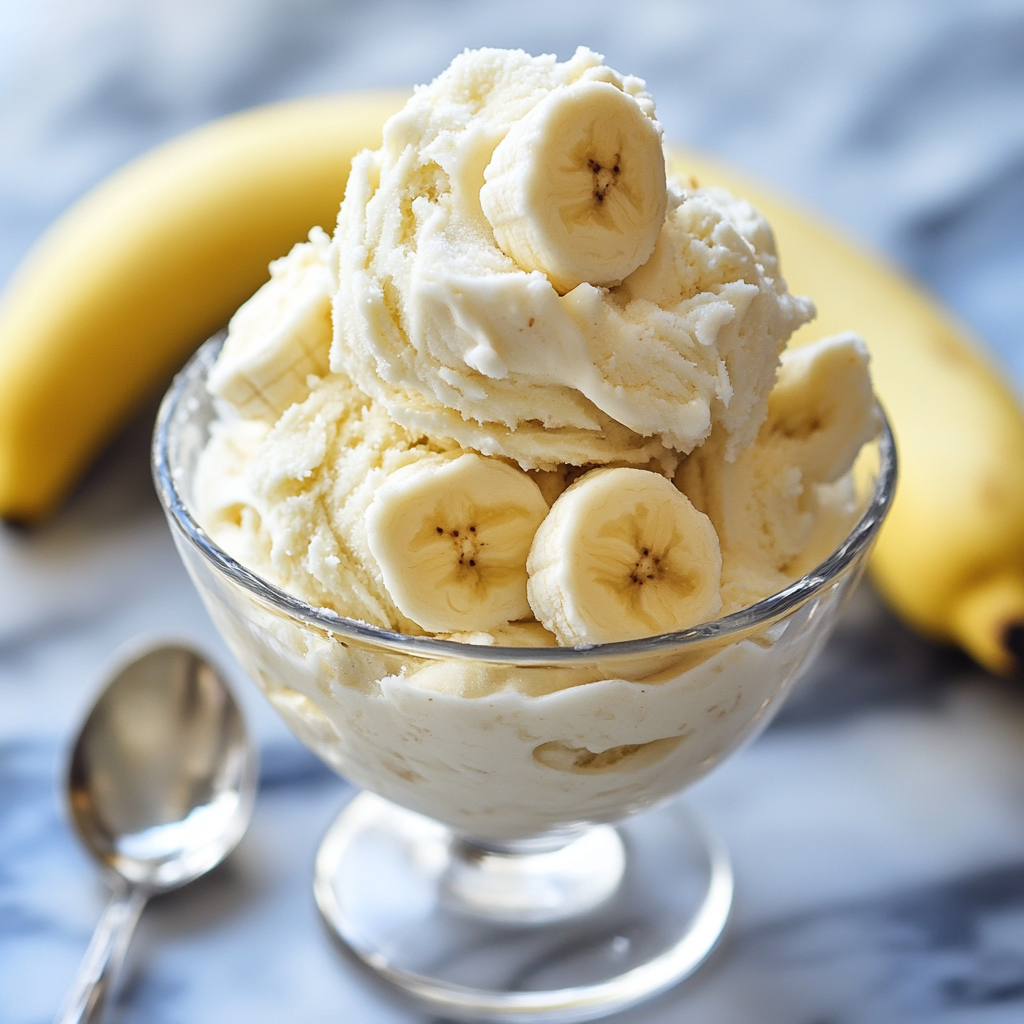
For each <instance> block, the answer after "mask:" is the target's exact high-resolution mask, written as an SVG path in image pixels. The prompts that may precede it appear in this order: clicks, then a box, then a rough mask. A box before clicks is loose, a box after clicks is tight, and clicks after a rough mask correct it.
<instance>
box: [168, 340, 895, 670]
mask: <svg viewBox="0 0 1024 1024" xmlns="http://www.w3.org/2000/svg"><path fill="white" fill-rule="evenodd" d="M225 337H226V332H225V331H221V332H219V333H217V334H215V335H213V337H211V338H209V339H208V340H207V341H206V342H205V343H204V344H203V345H201V346H200V347H199V348H198V349H197V350H196V352H195V353H194V354H193V356H192V357H191V358H190V359H189V361H188V362H187V363H186V364H185V366H184V367H183V368H182V369H181V370H180V371H179V372H178V373H177V374H176V375H175V377H174V380H173V381H172V382H171V385H170V387H169V388H168V390H167V393H166V394H165V395H164V398H163V401H162V402H161V403H160V411H159V413H158V414H157V419H156V425H155V428H154V432H153V444H152V470H153V482H154V485H155V488H156V492H157V496H158V498H159V499H160V504H161V505H162V506H163V509H164V513H165V514H166V516H167V518H168V521H169V522H170V524H171V525H172V528H174V529H176V530H177V532H178V534H179V535H180V536H181V537H182V538H184V539H185V540H186V541H187V542H188V544H189V545H190V546H191V547H192V548H194V549H195V550H196V551H197V552H198V553H199V554H200V555H201V556H202V558H203V560H204V561H205V562H206V563H207V564H208V565H209V566H210V567H211V568H212V569H214V570H215V571H216V572H217V573H218V574H219V575H221V576H225V577H227V578H228V579H229V580H231V581H232V582H233V583H235V584H237V585H238V586H240V587H242V588H243V589H245V590H247V591H248V592H249V593H250V594H251V595H252V596H254V597H255V598H256V599H257V600H258V601H260V602H261V603H262V604H265V605H270V606H271V607H272V608H273V609H275V610H276V611H279V612H283V613H285V614H286V615H287V616H288V617H289V618H292V619H297V620H299V621H300V622H302V623H304V624H305V625H307V626H312V627H314V628H315V629H316V630H318V631H326V632H328V633H330V634H333V635H335V636H337V637H341V638H343V639H351V640H354V641H358V642H360V643H363V644H366V643H370V644H372V645H374V646H376V647H383V648H385V649H388V650H391V651H396V652H402V653H415V654H417V655H419V656H422V657H426V658H432V659H446V660H447V659H452V658H455V659H457V660H465V661H475V662H488V663H495V664H515V665H523V664H528V665H559V666H562V667H567V666H572V665H579V664H583V663H588V664H589V663H593V661H594V660H595V659H598V658H600V659H602V660H604V659H607V658H613V659H619V658H635V657H637V656H638V655H651V654H667V653H681V652H683V651H685V650H686V649H688V648H691V647H695V646H697V645H699V644H701V643H704V642H707V641H718V642H721V641H722V640H723V639H724V638H728V637H730V636H734V635H736V636H737V639H741V638H742V637H741V636H739V634H743V633H746V632H749V631H752V630H754V629H755V628H757V627H760V626H764V625H765V624H767V623H770V622H771V621H772V620H774V619H777V618H780V617H782V616H784V615H786V614H787V613H789V612H791V611H794V610H795V609H796V608H797V607H799V606H800V605H802V604H804V603H805V602H807V601H808V600H810V599H811V598H813V597H814V596H815V595H816V594H819V593H821V592H822V591H823V590H825V588H826V587H828V586H829V585H830V584H831V583H833V582H834V581H835V580H837V579H838V578H839V577H840V576H842V575H843V573H844V572H845V571H846V570H847V569H848V568H849V567H850V566H851V565H852V564H854V563H855V562H856V561H857V560H858V559H859V558H860V557H861V556H862V555H864V554H866V553H867V549H868V548H870V546H871V544H872V543H873V542H874V540H875V537H876V536H877V534H878V530H879V529H880V527H881V525H882V522H883V521H884V519H885V517H886V514H887V513H888V511H889V509H890V507H891V505H892V501H893V497H894V495H895V491H896V479H897V457H896V444H895V441H894V439H893V434H892V429H891V427H890V425H889V420H888V417H887V416H886V414H885V410H884V408H882V406H881V404H879V405H878V409H879V412H880V419H881V429H880V431H879V433H878V435H877V441H878V449H879V469H878V476H877V478H876V480H875V487H874V491H873V493H872V495H871V499H870V501H869V502H868V504H867V507H866V508H865V509H864V512H863V513H862V514H861V516H860V518H859V519H858V520H857V522H856V523H855V524H854V526H853V529H852V530H851V531H850V533H849V534H848V535H847V537H846V539H845V540H844V541H843V542H842V543H841V544H840V545H839V547H837V548H836V549H835V551H833V552H832V554H830V555H829V556H828V557H827V558H826V559H825V560H824V561H823V562H821V563H820V564H819V565H818V566H816V567H815V568H814V569H812V570H811V571H810V572H808V573H807V574H806V575H804V576H802V577H801V578H800V579H798V580H796V581H794V582H793V583H791V584H790V585H789V586H788V587H785V588H784V589H783V590H780V591H778V592H777V593H775V594H772V595H770V596H769V597H766V598H763V599H762V600H760V601H758V602H756V603H755V604H752V605H748V606H747V607H745V608H741V609H739V610H738V611H735V612H732V613H730V614H729V615H724V616H722V617H721V618H718V619H713V620H710V621H708V622H703V623H700V624H698V625H696V626H691V627H689V628H688V629H684V630H679V631H677V632H673V633H662V634H659V635H657V636H651V637H643V638H641V639H639V640H620V641H616V642H615V643H605V644H584V645H579V646H576V647H503V646H497V645H495V646H490V645H477V644H468V643H463V642H460V641H458V640H442V639H437V638H435V637H430V636H412V635H410V634H406V633H396V632H394V631H392V630H387V629H383V628H381V627H380V626H373V625H370V624H369V623H366V622H361V621H359V620H358V619H349V618H346V617H344V616H342V615H339V614H337V613H336V612H334V611H332V610H330V609H327V608H317V607H316V606H314V605H310V604H307V603H306V602H305V601H302V600H301V599H299V598H296V597H293V596H292V595H291V594H288V593H287V592H286V591H284V590H281V589H280V588H279V587H276V586H274V585H273V584H272V583H269V582H267V581H266V580H264V579H262V578H261V577H260V576H258V575H256V573H254V572H252V571H251V570H250V569H247V568H246V567H245V566H244V565H242V564H241V563H240V562H237V561H236V560H235V559H234V558H232V557H231V556H230V555H229V554H228V553H227V552H226V551H224V550H223V549H222V548H220V547H219V546H218V545H217V544H215V543H214V541H213V540H212V539H211V538H210V537H209V536H208V535H207V534H206V531H205V530H203V528H202V527H201V526H200V525H199V523H198V522H197V521H196V520H195V519H194V518H193V516H192V513H191V512H190V511H189V509H188V507H187V505H186V503H185V502H184V501H183V499H182V496H181V494H180V492H179V490H178V486H177V482H176V480H175V473H174V470H173V468H172V467H171V465H170V463H169V461H168V452H167V444H168V438H169V435H170V431H171V427H172V424H173V423H174V420H175V414H176V412H177V411H178V406H179V405H180V403H181V399H182V396H183V395H184V393H185V390H186V388H187V387H188V386H189V385H190V384H191V383H193V381H194V380H195V379H196V378H197V377H198V376H200V375H205V374H206V373H207V372H208V371H209V369H210V367H211V366H212V365H213V362H214V360H215V359H216V357H217V355H218V353H219V352H220V348H221V346H222V345H223V343H224V339H225Z"/></svg>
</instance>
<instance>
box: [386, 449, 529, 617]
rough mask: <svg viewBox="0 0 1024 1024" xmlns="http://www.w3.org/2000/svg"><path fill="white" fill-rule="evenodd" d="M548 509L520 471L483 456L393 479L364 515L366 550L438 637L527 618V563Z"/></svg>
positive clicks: (408, 609)
mask: <svg viewBox="0 0 1024 1024" xmlns="http://www.w3.org/2000/svg"><path fill="white" fill-rule="evenodd" d="M547 511H548V506H547V503H546V502H545V501H544V497H543V495H542V494H541V492H540V488H539V487H538V486H537V485H536V484H535V483H534V482H533V481H532V480H531V479H530V478H529V477H528V476H527V475H526V474H525V473H524V472H523V471H522V470H520V469H515V468H513V467H512V466H509V465H507V464H506V463H504V462H501V461H500V460H498V459H488V458H484V457H483V456H481V455H474V454H468V455H460V456H459V457H458V458H456V459H448V460H444V459H442V458H441V457H438V458H436V459H433V458H430V459H424V460H422V461H420V462H416V463H414V464H412V465H410V466H404V467H403V468H402V469H399V470H397V471H396V472H394V473H392V474H391V476H389V477H388V478H387V480H385V481H384V483H383V484H382V485H381V486H380V487H379V488H378V489H377V492H376V494H375V495H374V497H373V501H372V502H371V503H370V507H369V509H368V510H367V513H366V531H367V541H368V544H369V548H370V552H371V554H372V555H373V557H374V558H375V559H376V560H377V564H378V565H379V566H380V571H381V574H382V576H383V578H384V585H385V586H386V587H387V589H388V593H389V594H390V595H391V597H392V599H393V600H394V602H395V604H396V605H398V607H399V609H400V610H401V611H402V612H403V614H405V615H408V616H409V618H410V619H412V620H413V621H414V622H417V623H419V625H421V626H422V627H423V628H424V629H427V630H430V631H431V632H436V633H446V632H459V631H472V630H489V629H494V628H496V627H499V626H504V625H506V624H507V623H509V622H512V621H514V620H516V619H521V618H528V617H529V615H530V604H529V601H528V600H527V598H526V556H527V554H528V553H529V550H530V544H531V542H532V541H533V535H534V533H536V531H537V527H538V526H539V525H540V523H541V521H542V520H543V519H544V516H545V515H547Z"/></svg>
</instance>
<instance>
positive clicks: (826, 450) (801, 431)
mask: <svg viewBox="0 0 1024 1024" xmlns="http://www.w3.org/2000/svg"><path fill="white" fill-rule="evenodd" d="M870 359H871V357H870V356H869V355H868V348H867V345H865V344H864V341H863V340H862V339H861V338H860V337H859V336H858V335H856V334H853V333H852V332H847V333H845V334H835V335H832V336H831V337H829V338H822V339H821V340H819V341H815V342H813V343H811V344H809V345H803V346H801V347H800V348H797V349H791V350H789V351H787V352H783V354H782V359H781V365H780V366H779V377H778V381H777V382H776V384H775V387H774V388H773V389H772V391H771V394H770V395H769V396H768V419H767V420H766V422H765V425H764V427H763V428H762V435H763V436H764V438H765V439H766V440H774V441H777V442H781V443H782V444H783V445H784V446H785V448H786V450H787V451H786V455H787V457H788V458H789V459H790V460H791V462H792V464H794V465H796V466H798V467H799V468H800V470H801V471H802V473H803V475H804V479H805V480H807V481H809V482H813V483H820V482H822V481H824V482H826V483H831V482H833V481H835V480H838V479H839V478H840V477H841V476H842V475H843V474H844V473H846V472H848V471H849V469H850V467H851V466H852V465H853V462H854V459H856V457H857V453H858V452H859V451H860V449H861V446H862V445H864V444H866V443H867V442H868V441H870V440H871V438H873V437H874V436H875V435H876V434H877V433H878V431H879V430H880V429H881V419H880V416H879V412H878V406H877V403H876V402H875V395H874V392H873V390H872V388H871V374H870V371H869V369H868V364H869V362H870Z"/></svg>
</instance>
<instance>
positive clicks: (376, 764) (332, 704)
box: [153, 337, 896, 1021]
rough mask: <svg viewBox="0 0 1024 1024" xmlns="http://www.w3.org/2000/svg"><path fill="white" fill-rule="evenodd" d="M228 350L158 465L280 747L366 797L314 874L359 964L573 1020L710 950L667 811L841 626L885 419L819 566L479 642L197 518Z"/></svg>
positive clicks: (681, 818)
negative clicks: (566, 642)
mask: <svg viewBox="0 0 1024 1024" xmlns="http://www.w3.org/2000/svg"><path fill="white" fill-rule="evenodd" d="M222 340H223V339H222V337H217V338H213V339H211V340H210V341H209V342H207V344H206V345H204V346H203V347H202V348H201V349H200V350H199V352H198V353H197V354H196V355H195V356H194V357H193V359H192V360H191V362H190V363H189V364H188V365H187V366H186V367H185V369H184V370H183V371H182V372H181V373H180V374H179V375H178V377H177V378H176V379H175V381H174V383H173V385H172V387H171V389H170V391H169V392H168V394H167V396H166V398H165V399H164V402H163V405H162V407H161V410H160V415H159V419H158V421H157V427H156V434H155V438H154V446H153V467H154V475H155V480H156V487H157V492H158V494H159V496H160V500H161V502H162V503H163V507H164V509H165V512H166V514H167V518H168V521H169V523H170V526H171V532H172V534H173V536H174V541H175V544H176V545H177V548H178V551H179V553H180V554H181V558H182V560H183V561H184V563H185V566H186V568H187V569H188V572H189V574H190V575H191V577H192V580H193V581H194V583H195V585H196V587H197V589H198V591H199V593H200V595H201V597H202V599H203V601H204V603H205V605H206V607H207V609H208V610H209V612H210V615H211V616H212V618H213V620H214V622H215V623H216V625H217V628H218V629H219V630H220V632H221V634H222V636H223V637H224V639H225V641H226V642H227V643H228V645H229V646H230V648H231V649H232V651H233V652H234V654H235V655H236V657H237V658H238V660H239V661H240V662H241V664H242V665H243V666H244V668H245V669H246V671H247V672H248V674H249V675H250V677H251V678H252V679H253V681H254V682H255V683H256V684H257V685H258V686H259V687H260V688H261V689H262V690H263V692H264V693H265V694H266V696H267V698H268V700H269V701H270V702H271V704H273V706H274V707H275V708H276V709H277V711H278V712H279V713H280V715H281V716H282V718H284V720H285V721H286V722H287V724H288V725H289V726H290V728H291V729H292V730H293V731H294V732H295V734H296V735H297V736H298V737H299V739H301V740H302V742H303V743H305V744H306V745H307V746H308V747H309V748H310V749H311V750H313V751H314V752H315V753H316V754H318V755H319V756H320V757H321V758H322V759H323V760H324V761H325V762H326V763H327V764H329V765H330V766H331V767H332V768H334V769H335V770H336V771H338V772H339V773H341V774H342V775H344V776H345V777H346V778H347V779H349V780H351V781H352V782H353V783H355V784H356V785H357V786H359V787H361V788H362V789H363V790H364V792H363V794H361V795H360V796H358V797H357V798H356V799H355V800H353V801H352V802H351V803H350V804H349V805H348V806H347V807H346V808H345V809H344V810H343V812H342V813H341V815H340V817H339V818H338V819H337V821H336V822H335V823H334V824H333V825H332V827H331V828H330V830H329V831H328V833H327V836H326V837H325V839H324V842H323V844H322V846H321V849H320V853H319V856H318V859H317V865H316V871H315V882H314V889H315V893H316V898H317V902H318V905H319V907H320V909H321V911H322V913H323V915H324V917H325V919H326V921H327V922H328V924H329V925H330V927H331V928H332V929H333V930H334V932H335V934H336V935H337V937H338V938H339V939H340V941H341V943H342V944H343V948H345V949H346V950H347V951H348V952H349V953H351V954H352V955H354V956H355V957H356V958H357V959H358V960H359V961H360V962H361V963H363V964H365V965H367V966H368V967H370V968H371V969H373V970H374V971H376V972H377V973H378V974H379V975H380V976H382V977H384V978H386V979H387V980H388V981H390V982H392V983H394V984H395V985H397V986H398V987H399V988H400V989H402V990H403V991H405V992H406V993H408V994H409V995H411V996H412V997H414V998H416V999H418V1000H419V1001H420V1002H421V1003H425V1004H427V1005H428V1006H429V1007H430V1008H431V1009H432V1010H433V1011H434V1012H435V1013H437V1014H439V1015H442V1016H445V1017H448V1018H459V1019H465V1020H476V1021H479V1020H488V1021H579V1020H588V1019H593V1018H596V1017H600V1016H603V1015H605V1014H608V1013H612V1012H615V1011H617V1010H621V1009H623V1008H625V1007H626V1006H629V1005H632V1004H633V1003H636V1002H639V1001H640V1000H642V999H645V998H647V997H649V996H651V995H653V994H655V993H656V992H660V991H662V990H664V989H666V988H668V987H669V986H670V985H673V984H675V983H676V982H678V981H679V980H680V979H681V978H683V977H685V976H686V975H688V974H689V973H691V972H692V971H693V970H694V969H695V968H696V967H697V966H698V965H699V964H700V963H701V962H702V961H703V960H704V959H705V958H706V957H707V956H708V954H709V953H710V952H711V950H712V949H713V947H714V946H715V944H716V942H717V941H718V939H719V937H720V935H721V933H722V931H723V929H724V927H725V923H726V919H727V917H728V913H729V908H730V905H731V901H732V877H731V871H730V867H729V860H728V855H727V853H726V851H725V850H724V849H723V848H722V846H721V843H720V842H719V841H718V840H717V839H716V838H715V837H714V836H713V835H711V834H710V833H709V832H708V830H707V829H706V827H705V826H704V825H703V824H702V823H700V822H699V821H697V820H695V819H694V817H693V816H692V814H691V813H690V812H689V811H687V810H686V808H685V807H684V806H683V805H682V803H681V802H680V801H678V800H674V799H673V798H674V797H675V796H676V795H677V794H678V793H680V792H681V791H682V790H684V789H685V788H686V787H687V786H688V785H690V783H692V782H694V781H695V780H697V779H699V778H700V777H701V776H703V775H704V774H706V773H707V772H708V771H710V770H711V769H712V768H713V767H714V766H715V765H716V764H718V763H719V762H720V761H721V760H722V759H723V758H725V757H727V756H728V755H729V754H730V753H732V752H733V751H734V750H736V749H737V748H738V747H739V746H740V745H742V744H743V743H745V742H747V741H748V740H750V739H751V738H752V737H753V736H755V735H756V734H757V733H758V732H759V731H760V730H761V729H763V728H764V726H765V725H766V724H767V723H768V721H769V719H770V718H771V716H772V714H773V713H774V711H775V710H776V709H777V708H778V707H779V704H780V703H781V701H782V699H783V698H784V697H785V695H786V693H787V692H788V691H789V689H790V687H791V686H792V684H793V682H794V681H795V680H796V679H797V677H798V676H799V675H800V673H801V671H802V670H803V669H804V668H805V667H806V666H807V665H808V664H809V663H810V662H811V660H812V659H813V658H814V657H815V655H816V654H817V653H818V651H819V650H820V649H821V647H822V645H823V644H824V643H825V641H826V639H827V638H828V636H829V634H830V632H831V630H832V628H833V626H834V625H835V622H836V618H837V616H838V613H839V609H840V607H841V606H842V603H843V598H844V597H845V596H846V595H847V594H848V593H849V592H850V590H851V589H852V588H853V586H854V585H855V584H856V582H857V580H858V579H859V577H860V575H861V572H862V570H863V568H864V564H865V560H866V558H867V555H868V552H869V551H870V548H871V545H872V542H873V540H874V538H875V536H876V534H877V532H878V528H879V526H880V525H881V523H882V520H883V519H884V517H885V514H886V512H887V510H888V508H889V505H890V503H891V501H892V496H893V491H894V487H895V482H896V459H895V452H894V447H893V440H892V435H891V433H890V432H889V430H888V427H887V426H886V427H885V428H884V429H883V432H882V434H881V436H880V437H878V438H877V439H876V440H875V441H874V442H872V444H871V445H870V446H869V449H870V450H869V451H865V452H864V453H862V456H861V459H860V460H859V463H858V467H857V469H858V472H857V473H856V480H857V487H858V491H859V499H860V501H861V507H862V508H863V512H862V514H861V516H860V519H859V520H858V522H857V523H856V525H855V526H854V527H853V530H852V531H851V533H850V535H849V536H848V537H847V538H846V540H845V541H844V542H843V543H842V544H841V545H840V546H839V548H837V549H836V551H834V552H833V553H832V555H830V556H829V558H827V559H826V560H825V561H824V562H823V563H822V564H821V565H819V566H818V567H817V568H816V569H815V570H814V571H813V572H811V573H809V574H808V575H807V576H804V577H803V578H802V579H800V580H798V581H797V582H795V583H793V584H792V585H791V586H789V587H787V588H786V589H785V590H783V591H782V592H780V593H778V594H775V595H774V596H772V597H770V598H767V599H766V600H764V601H761V602H759V603H757V604H755V605H753V606H751V607H749V608H746V609H743V610H742V611H740V612H737V613H735V614H732V615H728V616H725V617H723V618H721V619H718V620H716V621H714V622H708V623H704V624H703V625H699V626H696V627H694V628H692V629H687V630H685V631H682V632H679V633H673V634H668V635H664V636H656V637H651V638H649V639H644V640H637V641H631V642H626V643H615V644H606V645H600V646H595V647H589V648H513V647H481V646H472V645H468V644H460V643H455V642H451V641H443V640H434V639H430V638H426V637H412V636H406V635H402V634H397V633H391V632H388V631H386V630H382V629H378V628H376V627H373V626H369V625H366V624H364V623H361V622H358V621H355V620H351V619H345V618H342V617H340V616H338V615H336V614H335V613H334V612H331V611H327V610H324V609H320V608H314V607H311V606H310V605H307V604H305V603H303V602H302V601H300V600H297V599H296V598H294V597H291V596H290V595H288V594H286V593H284V592H283V591H281V590H279V589H277V588H276V587H274V586H272V585H271V584H270V583H268V582H267V581H265V580H263V579H261V578H259V577H258V576H256V575H254V574H253V573H252V572H250V571H249V570H248V569H246V568H245V567H244V566H242V565H240V564H239V563H237V562H236V561H234V560H233V559H232V558H231V557H230V556H229V555H227V554H226V553H225V552H224V551H222V550H221V549H220V548H219V547H218V546H217V545H216V544H214V543H213V542H212V541H211V540H210V538H209V537H207V535H206V534H205V533H204V531H203V530H202V528H201V527H200V526H199V525H198V523H197V522H196V521H195V519H194V518H193V516H192V513H191V512H190V508H191V506H192V493H191V487H192V481H193V475H194V470H195V465H196V459H197V457H198V455H199V453H200V451H201V450H202V448H203V446H204V445H205V443H206V440H207V438H208V436H209V428H210V424H211V422H212V421H213V419H214V418H215V410H214V408H213V404H212V401H211V399H210V397H209V395H208V394H207V392H206V388H205V382H206V377H207V374H208V372H209V370H210V367H211V366H212V364H213V362H214V360H215V359H216V356H217V352H218V351H219V348H220V345H221V344H222Z"/></svg>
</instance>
